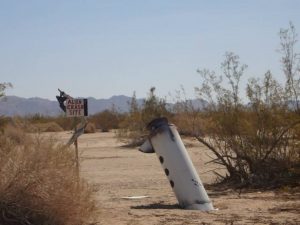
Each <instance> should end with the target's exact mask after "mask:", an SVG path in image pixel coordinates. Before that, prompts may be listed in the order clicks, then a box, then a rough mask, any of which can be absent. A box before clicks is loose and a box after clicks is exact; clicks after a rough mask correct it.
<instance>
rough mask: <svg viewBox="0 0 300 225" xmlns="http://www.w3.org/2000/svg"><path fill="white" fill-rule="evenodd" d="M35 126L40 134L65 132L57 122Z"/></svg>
mask: <svg viewBox="0 0 300 225" xmlns="http://www.w3.org/2000/svg"><path fill="white" fill-rule="evenodd" d="M34 126H35V127H36V128H37V131H39V132H60V131H63V130H64V129H62V128H61V126H59V125H58V124H57V123H55V122H48V123H37V124H35V125H34Z"/></svg>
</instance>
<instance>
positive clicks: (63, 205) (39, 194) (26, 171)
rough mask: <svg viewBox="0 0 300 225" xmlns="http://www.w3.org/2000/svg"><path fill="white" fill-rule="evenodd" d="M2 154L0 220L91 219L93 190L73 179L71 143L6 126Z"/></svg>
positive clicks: (56, 224) (55, 223) (34, 223)
mask: <svg viewBox="0 0 300 225" xmlns="http://www.w3.org/2000/svg"><path fill="white" fill-rule="evenodd" d="M0 155H1V157H0V171H1V173H0V224H3V225H17V224H18V225H19V224H20V225H25V224H26V225H43V224H44V225H46V224H51V225H62V224H64V225H79V224H87V222H88V221H89V220H90V219H92V216H93V210H94V203H93V200H92V192H91V190H90V188H89V186H88V185H87V184H86V183H85V182H84V181H83V180H80V181H78V180H77V176H76V174H75V171H74V169H75V167H74V166H75V163H74V156H73V152H72V150H71V149H68V148H66V147H64V146H61V145H59V144H57V142H56V141H55V140H46V139H44V138H42V137H41V136H35V135H29V134H26V133H25V132H23V131H22V130H20V129H18V128H15V127H7V128H6V129H5V130H4V131H3V133H2V134H1V135H0Z"/></svg>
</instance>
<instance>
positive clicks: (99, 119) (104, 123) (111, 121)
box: [89, 108, 121, 132]
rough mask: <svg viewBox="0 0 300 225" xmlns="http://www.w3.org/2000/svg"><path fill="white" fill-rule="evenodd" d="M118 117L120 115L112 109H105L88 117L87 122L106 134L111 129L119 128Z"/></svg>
mask: <svg viewBox="0 0 300 225" xmlns="http://www.w3.org/2000/svg"><path fill="white" fill-rule="evenodd" d="M120 116H121V115H120V113H118V112H117V111H116V110H115V109H114V108H112V109H111V110H108V109H107V110H104V111H102V112H99V113H96V114H95V115H92V116H90V118H89V121H91V122H92V123H93V124H95V126H96V128H97V129H100V130H101V131H102V132H108V131H109V130H111V129H117V128H118V127H119V122H120Z"/></svg>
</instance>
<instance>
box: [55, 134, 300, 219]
mask: <svg viewBox="0 0 300 225" xmlns="http://www.w3.org/2000/svg"><path fill="white" fill-rule="evenodd" d="M56 136H57V137H58V138H60V140H62V141H63V142H66V141H67V140H68V138H69V137H70V136H71V133H70V132H61V133H56ZM184 143H185V144H186V148H187V150H188V152H189V154H190V157H191V159H192V161H193V163H194V166H195V167H196V169H197V171H198V173H199V176H200V178H201V180H202V182H203V183H204V186H207V185H208V184H212V183H213V182H215V179H216V177H215V175H214V173H213V172H212V170H213V169H216V168H217V166H216V165H213V164H211V163H210V164H206V163H207V162H208V161H209V160H210V157H209V155H210V154H209V151H208V150H207V149H206V148H205V147H204V146H203V145H201V144H200V143H198V142H197V141H196V140H193V139H191V138H184ZM78 144H79V150H80V152H81V153H80V159H81V165H80V176H81V177H83V178H85V179H86V180H87V181H88V182H89V183H90V184H91V186H92V187H93V191H94V194H95V198H96V201H97V213H98V219H97V222H96V224H102V225H121V224H128V225H142V224H155V225H156V224H161V225H163V224H170V225H171V224H172V225H176V224H178V225H179V224H273V225H275V224H300V195H299V193H298V194H288V193H286V192H284V191H278V190H276V191H257V190H256V191H245V192H242V193H241V194H239V193H238V192H236V191H232V190H225V191H224V190H223V191H217V190H215V189H213V188H207V192H208V195H209V197H210V198H211V200H212V202H213V205H214V207H215V208H217V209H218V210H216V211H211V212H201V211H195V210H183V209H180V208H179V206H178V204H177V200H176V198H175V196H174V194H173V192H172V189H171V187H170V184H169V182H168V180H167V178H166V176H165V174H164V172H163V170H162V168H161V165H160V163H159V160H158V159H157V156H156V154H145V153H141V152H139V151H138V150H137V148H123V147H122V143H120V142H118V141H117V140H116V139H115V137H114V133H113V132H109V133H94V134H84V135H82V136H81V137H80V138H79V139H78ZM217 169H218V170H219V172H220V171H221V172H222V170H221V169H220V168H217Z"/></svg>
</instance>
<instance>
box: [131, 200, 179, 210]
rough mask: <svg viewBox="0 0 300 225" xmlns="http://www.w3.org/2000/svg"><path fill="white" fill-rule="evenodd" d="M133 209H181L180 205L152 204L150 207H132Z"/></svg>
mask: <svg viewBox="0 0 300 225" xmlns="http://www.w3.org/2000/svg"><path fill="white" fill-rule="evenodd" d="M131 209H181V207H180V206H179V204H171V205H170V204H164V203H161V202H159V203H152V204H149V205H138V206H132V207H131Z"/></svg>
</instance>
